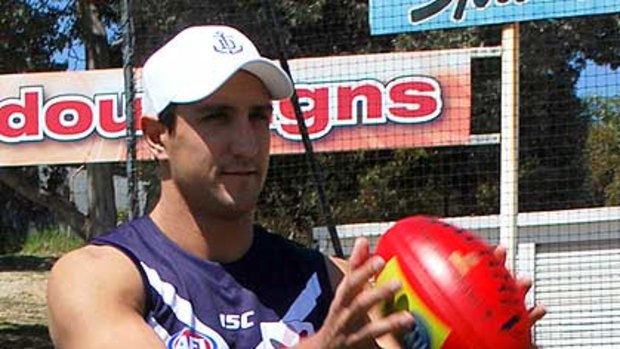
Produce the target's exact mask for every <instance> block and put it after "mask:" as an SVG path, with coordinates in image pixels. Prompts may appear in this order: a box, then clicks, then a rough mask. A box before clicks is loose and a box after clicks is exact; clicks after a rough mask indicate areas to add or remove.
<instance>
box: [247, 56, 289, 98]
mask: <svg viewBox="0 0 620 349" xmlns="http://www.w3.org/2000/svg"><path fill="white" fill-rule="evenodd" d="M240 69H243V70H246V71H248V72H250V73H252V74H253V75H255V76H256V77H257V78H259V79H260V80H261V81H262V82H263V84H264V85H265V87H266V88H267V90H268V91H269V93H270V95H271V98H272V99H274V100H279V99H285V98H288V97H290V96H291V95H292V94H293V82H292V81H291V79H290V78H289V76H288V74H286V72H284V70H282V68H280V67H279V66H278V65H276V64H275V63H273V62H271V61H269V60H267V59H256V60H252V61H249V62H247V63H245V64H243V65H242V66H241V68H240Z"/></svg>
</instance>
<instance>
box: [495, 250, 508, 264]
mask: <svg viewBox="0 0 620 349" xmlns="http://www.w3.org/2000/svg"><path fill="white" fill-rule="evenodd" d="M493 256H494V257H495V258H496V259H497V260H498V261H499V263H500V264H501V265H504V264H506V247H504V246H502V245H497V246H496V247H495V250H493Z"/></svg>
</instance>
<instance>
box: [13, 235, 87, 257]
mask: <svg viewBox="0 0 620 349" xmlns="http://www.w3.org/2000/svg"><path fill="white" fill-rule="evenodd" d="M82 245H84V240H82V239H81V238H79V237H77V236H75V235H74V234H71V233H68V232H62V231H59V230H57V229H51V228H48V229H44V230H42V231H39V232H35V233H30V234H28V236H27V237H26V240H25V241H24V243H23V245H22V248H21V250H20V251H19V253H18V254H20V255H28V256H60V255H63V254H65V253H67V252H69V251H71V250H74V249H76V248H78V247H80V246H82Z"/></svg>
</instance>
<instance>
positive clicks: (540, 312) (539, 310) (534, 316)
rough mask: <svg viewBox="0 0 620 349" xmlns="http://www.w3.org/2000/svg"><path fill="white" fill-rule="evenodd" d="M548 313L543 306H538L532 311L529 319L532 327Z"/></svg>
mask: <svg viewBox="0 0 620 349" xmlns="http://www.w3.org/2000/svg"><path fill="white" fill-rule="evenodd" d="M546 313H547V310H546V309H545V307H544V306H542V305H540V304H539V305H536V306H535V307H534V308H532V309H530V311H529V314H528V318H529V320H530V327H531V326H534V324H536V322H537V321H538V320H540V319H542V317H543V316H545V314H546Z"/></svg>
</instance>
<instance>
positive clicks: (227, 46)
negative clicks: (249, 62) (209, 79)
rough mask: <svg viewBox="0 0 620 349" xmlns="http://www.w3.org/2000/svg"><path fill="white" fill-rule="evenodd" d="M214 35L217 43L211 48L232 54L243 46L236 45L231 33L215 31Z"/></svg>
mask: <svg viewBox="0 0 620 349" xmlns="http://www.w3.org/2000/svg"><path fill="white" fill-rule="evenodd" d="M214 37H215V38H216V39H217V45H213V49H214V50H215V51H217V52H219V53H227V54H231V55H234V54H237V53H239V52H241V51H243V46H241V45H238V44H237V43H236V42H235V41H234V40H233V37H232V36H231V35H226V34H224V33H223V32H217V33H215V35H214Z"/></svg>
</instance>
